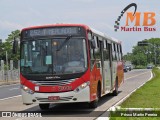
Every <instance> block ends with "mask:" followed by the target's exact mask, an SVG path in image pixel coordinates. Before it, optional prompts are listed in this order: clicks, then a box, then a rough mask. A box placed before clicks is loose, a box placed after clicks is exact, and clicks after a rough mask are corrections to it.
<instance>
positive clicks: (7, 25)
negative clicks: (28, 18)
mask: <svg viewBox="0 0 160 120" xmlns="http://www.w3.org/2000/svg"><path fill="white" fill-rule="evenodd" d="M21 28H23V26H22V25H20V24H17V23H13V22H9V21H0V30H4V29H6V30H15V29H21Z"/></svg>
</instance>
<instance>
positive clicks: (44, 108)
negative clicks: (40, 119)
mask: <svg viewBox="0 0 160 120" xmlns="http://www.w3.org/2000/svg"><path fill="white" fill-rule="evenodd" d="M39 107H40V109H41V110H47V109H49V104H39Z"/></svg>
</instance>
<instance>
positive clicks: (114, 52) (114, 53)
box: [112, 43, 117, 61]
mask: <svg viewBox="0 0 160 120" xmlns="http://www.w3.org/2000/svg"><path fill="white" fill-rule="evenodd" d="M112 59H113V61H115V60H117V58H116V48H115V43H112Z"/></svg>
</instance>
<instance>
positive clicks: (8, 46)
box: [0, 30, 20, 61]
mask: <svg viewBox="0 0 160 120" xmlns="http://www.w3.org/2000/svg"><path fill="white" fill-rule="evenodd" d="M19 34H20V31H19V30H15V31H12V32H11V34H9V35H8V38H7V39H6V40H5V42H3V43H2V44H0V51H1V52H0V59H1V60H6V51H7V54H8V60H14V61H17V60H19V50H18V53H17V54H16V55H14V54H12V45H13V40H14V38H15V39H17V38H19ZM18 49H19V48H18Z"/></svg>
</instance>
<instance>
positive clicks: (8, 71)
mask: <svg viewBox="0 0 160 120" xmlns="http://www.w3.org/2000/svg"><path fill="white" fill-rule="evenodd" d="M6 65H7V67H6V81H7V82H8V72H9V71H8V53H7V51H6Z"/></svg>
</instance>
